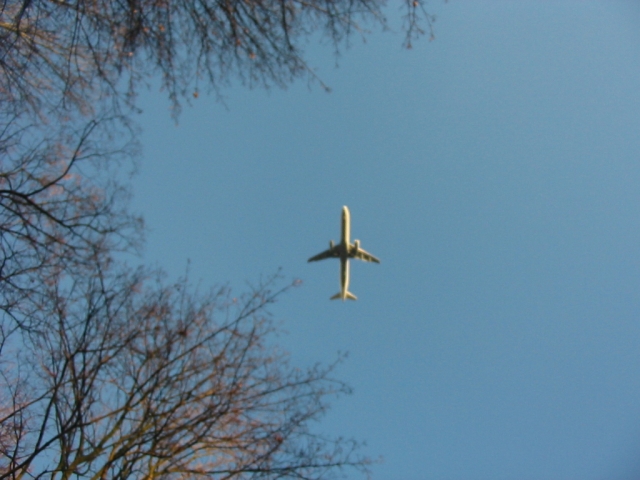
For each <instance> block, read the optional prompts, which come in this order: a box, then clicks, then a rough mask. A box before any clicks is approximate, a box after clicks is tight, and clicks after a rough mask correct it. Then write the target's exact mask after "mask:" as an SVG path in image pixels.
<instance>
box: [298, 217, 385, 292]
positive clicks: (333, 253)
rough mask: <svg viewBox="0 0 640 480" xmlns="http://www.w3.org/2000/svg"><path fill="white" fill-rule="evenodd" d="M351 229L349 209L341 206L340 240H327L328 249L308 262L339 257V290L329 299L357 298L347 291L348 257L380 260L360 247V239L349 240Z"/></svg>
mask: <svg viewBox="0 0 640 480" xmlns="http://www.w3.org/2000/svg"><path fill="white" fill-rule="evenodd" d="M350 229H351V217H350V214H349V209H348V208H347V207H346V206H344V207H342V239H341V242H340V243H339V244H338V245H336V244H334V243H333V240H331V241H330V242H329V250H325V251H324V252H322V253H319V254H318V255H315V256H313V257H311V258H310V259H309V260H308V261H309V262H316V261H318V260H324V259H325V258H339V259H340V291H339V292H338V293H336V294H335V295H334V296H333V297H331V300H337V299H339V298H341V299H342V301H343V302H344V301H345V300H347V299H348V300H357V297H356V296H355V295H354V294H353V293H351V292H350V291H349V259H350V258H356V259H358V260H362V261H364V262H374V263H380V260H379V259H378V258H376V257H374V256H373V255H371V254H370V253H369V252H367V251H365V250H363V249H362V248H361V247H360V240H354V241H353V243H351V242H350V241H349V236H350Z"/></svg>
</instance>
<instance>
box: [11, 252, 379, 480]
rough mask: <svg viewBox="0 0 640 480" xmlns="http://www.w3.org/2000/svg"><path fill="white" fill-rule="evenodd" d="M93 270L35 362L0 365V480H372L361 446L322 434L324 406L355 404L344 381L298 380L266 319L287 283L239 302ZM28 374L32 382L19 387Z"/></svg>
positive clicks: (54, 301) (308, 374)
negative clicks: (0, 437)
mask: <svg viewBox="0 0 640 480" xmlns="http://www.w3.org/2000/svg"><path fill="white" fill-rule="evenodd" d="M95 260H96V265H95V266H94V272H95V275H92V276H81V277H79V278H77V279H74V280H73V281H68V279H67V280H63V279H62V278H60V279H59V280H58V281H57V282H55V283H54V284H52V285H51V286H50V288H49V289H48V291H47V295H48V296H49V297H50V300H51V301H50V302H49V303H48V305H49V308H48V309H47V310H46V311H41V312H40V313H39V314H40V315H42V316H43V317H46V318H47V320H46V321H47V322H49V323H50V325H51V327H52V328H49V329H46V330H43V331H42V332H40V333H39V334H37V335H31V336H30V337H29V339H28V342H30V343H31V344H32V345H33V347H34V348H33V349H29V350H30V351H31V353H30V354H29V355H28V356H27V355H17V356H16V361H15V362H14V364H12V365H7V364H2V365H0V367H1V370H2V374H3V375H2V386H1V388H2V391H3V392H5V395H7V396H8V397H10V398H9V400H11V401H12V403H11V405H9V406H8V408H5V409H3V411H2V412H1V413H0V414H1V415H2V417H1V418H0V434H2V433H4V432H9V433H10V434H8V435H7V434H5V437H6V439H7V441H5V442H4V444H3V443H2V442H0V455H2V458H0V465H1V467H0V477H1V478H23V477H35V478H40V477H42V476H47V477H52V478H70V477H71V476H80V477H84V478H121V479H125V478H127V479H128V478H177V477H180V478H216V479H226V478H304V479H307V478H309V479H310V478H329V477H331V476H333V474H336V473H338V472H339V471H340V469H341V468H345V467H355V468H359V469H361V470H363V469H366V465H367V461H366V460H365V459H363V458H360V457H359V456H357V455H356V454H355V447H356V445H355V444H353V443H352V442H345V441H342V440H330V439H326V438H323V437H321V436H318V435H315V434H314V433H313V432H312V430H311V429H310V424H311V422H312V421H313V420H316V419H318V418H319V416H321V415H322V413H323V412H324V410H325V408H326V406H327V405H326V398H327V397H328V396H330V395H333V394H337V393H344V392H346V391H347V388H346V387H345V385H343V384H342V383H340V382H338V381H336V380H334V379H332V377H331V373H332V368H331V367H329V368H320V367H314V368H311V369H309V370H307V371H299V370H297V369H293V368H291V367H290V365H289V363H288V361H287V358H286V356H285V355H283V354H282V353H279V352H278V351H277V350H276V349H274V348H273V347H272V346H270V344H269V342H268V337H269V333H270V332H271V330H272V329H273V324H272V321H271V319H270V316H269V313H268V306H269V304H271V303H272V302H273V301H274V300H275V299H276V298H277V297H278V295H279V294H280V293H282V291H283V290H285V289H286V288H285V289H279V290H278V289H277V288H276V282H275V278H271V279H269V280H267V281H266V282H265V283H263V284H261V285H258V286H257V287H256V288H255V289H254V290H252V291H251V292H250V293H249V294H248V295H245V296H241V297H239V298H232V297H231V294H230V292H229V291H228V289H226V288H221V289H219V290H217V291H214V292H212V293H210V294H209V295H195V294H193V293H191V291H190V288H189V287H188V285H187V284H186V282H181V283H178V284H175V285H172V286H170V287H163V286H162V285H161V283H157V284H153V283H149V282H148V281H145V278H144V273H143V272H142V271H135V272H130V271H126V272H124V271H123V270H122V269H121V268H119V269H115V270H112V269H111V267H108V266H105V265H101V263H100V260H99V259H98V258H96V259H95ZM14 338H18V337H14ZM22 346H23V345H22ZM14 347H15V345H14ZM5 348H7V349H9V348H11V347H10V346H7V347H5ZM16 364H19V365H18V367H19V369H21V370H25V371H28V372H29V375H28V376H25V377H23V378H17V377H19V375H17V374H16V371H17V370H16V368H17V366H16ZM18 385H19V387H18ZM3 400H4V399H3ZM17 426H18V427H19V428H17Z"/></svg>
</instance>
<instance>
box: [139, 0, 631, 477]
mask: <svg viewBox="0 0 640 480" xmlns="http://www.w3.org/2000/svg"><path fill="white" fill-rule="evenodd" d="M430 8H431V9H432V10H433V11H434V12H435V13H436V14H437V16H438V20H437V22H436V24H435V27H436V39H435V40H434V41H432V42H429V41H427V39H426V38H425V39H423V40H421V41H419V42H416V43H415V45H414V48H413V49H412V50H406V49H403V48H402V40H403V36H402V33H401V32H400V30H399V29H396V31H395V32H393V31H392V32H380V31H377V30H374V31H373V32H372V33H371V35H368V36H367V41H366V42H362V41H361V39H360V38H357V37H354V38H353V39H352V42H351V47H350V48H349V49H348V50H346V51H344V52H343V54H342V55H341V57H340V58H339V59H338V63H339V67H338V68H335V58H334V57H333V56H332V51H331V48H330V47H329V46H326V45H324V46H323V45H322V44H321V43H320V42H316V39H312V40H311V41H310V42H309V46H308V59H309V61H310V63H311V64H312V65H314V66H315V67H316V68H317V73H318V74H319V76H320V77H321V78H322V79H323V80H324V81H325V82H326V83H327V84H329V85H330V86H331V87H332V93H330V94H327V93H325V92H324V91H323V90H322V89H321V88H320V87H319V86H318V85H315V86H314V85H311V86H310V87H309V85H307V83H306V82H298V83H296V84H294V85H292V86H291V87H290V88H288V89H287V90H284V91H283V90H277V89H274V90H270V91H264V90H249V89H247V88H243V87H241V86H240V85H234V86H232V87H231V88H229V89H228V90H226V91H225V92H224V94H225V95H226V106H224V105H221V104H220V103H218V102H216V100H215V98H213V96H205V95H201V96H200V97H199V98H198V99H197V100H195V101H194V102H193V106H191V107H187V108H185V109H184V111H183V113H182V115H181V117H180V120H179V124H178V125H176V124H175V122H174V121H173V120H172V119H171V118H170V114H169V104H168V102H167V100H166V97H164V96H163V94H162V93H161V92H156V91H151V92H148V93H145V94H144V95H143V96H142V98H141V101H142V104H141V106H142V107H143V110H144V113H143V114H142V115H141V116H140V117H139V120H140V122H141V124H142V127H143V135H142V143H143V149H144V154H143V159H142V162H141V167H140V173H139V175H138V176H137V177H136V179H135V181H134V188H135V201H134V208H135V209H136V210H137V211H139V212H141V213H142V214H143V215H144V216H145V218H146V222H147V225H148V228H149V233H148V242H147V249H146V253H145V257H144V258H145V260H146V261H147V262H148V263H151V264H153V265H159V266H162V267H163V268H165V269H166V270H167V271H168V272H169V274H170V276H172V277H177V276H179V275H181V274H182V273H184V271H185V269H186V264H187V260H190V262H191V267H190V271H191V277H192V278H193V279H194V280H196V281H200V282H201V285H203V286H204V285H214V284H222V283H227V282H230V284H231V285H232V286H233V287H234V288H236V289H237V290H238V291H239V292H240V291H242V290H243V289H244V288H246V287H245V286H246V284H247V282H253V283H255V282H257V281H258V280H259V278H260V276H266V275H270V274H272V273H274V272H275V271H277V269H278V268H280V267H281V268H282V271H283V274H284V276H285V277H286V278H300V279H302V280H303V285H302V287H301V288H298V289H295V290H293V291H292V292H291V293H289V294H287V295H286V296H284V297H283V298H282V299H281V301H280V302H279V303H278V304H277V305H275V306H274V307H273V309H272V311H273V313H274V315H275V316H276V318H277V319H278V320H279V321H281V322H282V326H283V328H284V329H285V330H286V331H287V332H288V334H287V335H283V336H281V337H279V338H278V339H277V340H278V342H280V343H281V344H282V345H283V346H284V348H286V349H287V350H288V351H290V352H291V355H292V358H293V361H294V363H296V364H298V365H301V366H304V365H309V364H312V363H314V362H316V361H322V362H331V361H332V360H333V359H335V357H336V355H337V352H344V351H348V352H349V353H350V355H349V358H348V360H347V361H346V362H345V363H344V364H343V365H342V367H341V368H340V369H339V372H338V374H339V377H340V378H341V379H343V380H345V381H346V382H348V383H349V384H350V385H351V386H352V387H353V388H354V394H353V395H351V396H348V397H343V398H340V399H338V400H337V401H335V402H334V404H333V408H332V410H331V412H330V413H329V414H328V415H327V416H326V418H325V419H324V420H323V421H322V422H321V423H320V424H319V425H318V426H317V428H318V430H319V431H323V432H325V433H328V434H331V435H336V436H337V435H344V436H347V437H354V438H356V439H359V440H366V442H367V446H366V448H365V449H364V453H366V454H368V455H370V456H372V457H377V456H382V457H383V462H382V463H381V464H378V465H374V467H373V478H374V479H375V480H386V479H400V478H402V479H408V480H420V479H443V478H450V479H513V478H518V479H573V478H575V479H578V478H579V479H602V478H607V479H632V478H634V479H635V478H639V477H640V131H639V127H640V28H639V27H638V25H640V5H639V4H637V3H636V2H631V1H628V2H618V1H600V2H596V1H591V2H578V1H574V2H570V1H560V0H558V1H540V0H537V1H533V0H532V1H518V2H507V1H494V2H484V1H482V2H481V1H455V0H451V1H449V2H447V3H440V2H432V3H431V7H430ZM388 12H389V16H390V17H391V19H392V20H393V17H394V16H395V15H397V13H398V12H397V11H396V10H395V7H389V8H388ZM392 23H394V22H392ZM395 24H399V22H398V21H397V19H396V21H395ZM342 205H348V206H349V208H350V210H351V218H352V237H353V238H359V239H361V241H362V246H363V247H364V248H365V249H366V250H368V251H370V252H371V253H373V254H375V255H377V256H379V257H380V258H381V260H382V263H381V264H380V265H374V264H365V263H356V262H352V268H351V277H352V278H351V288H350V290H351V291H352V292H354V293H355V294H356V295H357V296H358V301H357V302H349V303H342V302H331V301H329V297H330V296H331V295H333V294H335V293H336V292H337V291H338V288H339V283H338V273H339V270H338V263H337V262H334V261H330V260H327V261H325V262H321V263H314V264H307V263H306V260H307V258H309V257H310V256H312V255H314V254H316V253H318V252H320V251H322V250H324V249H325V248H327V247H328V241H329V240H330V239H334V240H337V239H338V237H339V220H340V209H341V207H342ZM350 478H356V477H355V475H354V476H352V477H350Z"/></svg>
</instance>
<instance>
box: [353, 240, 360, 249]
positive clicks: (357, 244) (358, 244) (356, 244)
mask: <svg viewBox="0 0 640 480" xmlns="http://www.w3.org/2000/svg"><path fill="white" fill-rule="evenodd" d="M353 245H354V246H355V247H356V252H357V251H358V250H360V240H354V241H353Z"/></svg>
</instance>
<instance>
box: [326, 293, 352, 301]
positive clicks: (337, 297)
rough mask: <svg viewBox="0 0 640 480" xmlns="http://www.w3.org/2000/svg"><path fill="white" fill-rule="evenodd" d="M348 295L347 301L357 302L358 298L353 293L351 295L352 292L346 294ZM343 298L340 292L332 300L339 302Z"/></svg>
mask: <svg viewBox="0 0 640 480" xmlns="http://www.w3.org/2000/svg"><path fill="white" fill-rule="evenodd" d="M346 293H347V296H346V299H349V300H357V299H358V297H356V296H355V295H354V294H353V293H351V292H346ZM341 298H342V292H338V293H336V294H335V295H334V296H333V297H331V300H339V299H341ZM344 300H345V299H343V301H344Z"/></svg>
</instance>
